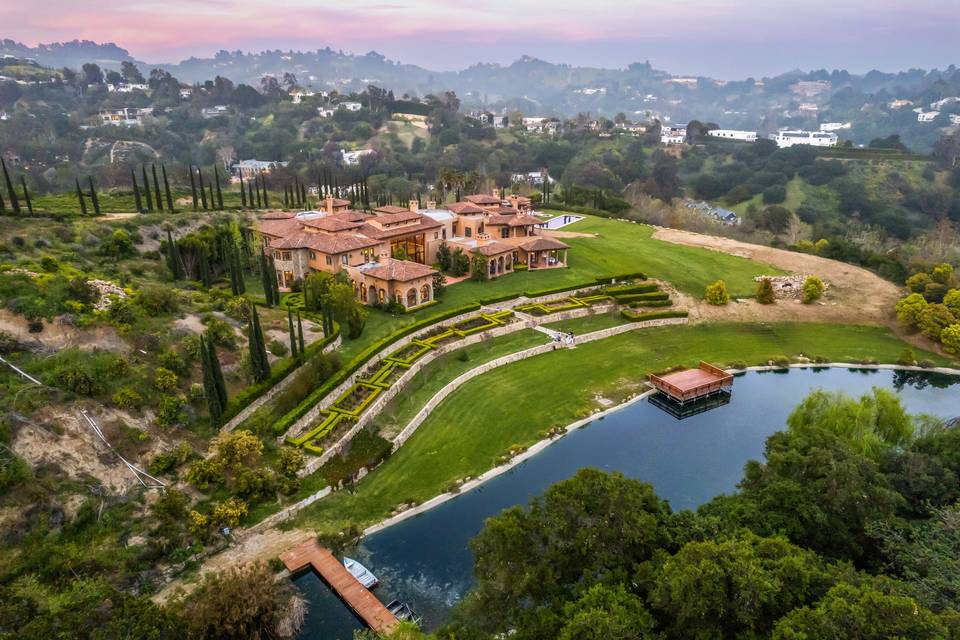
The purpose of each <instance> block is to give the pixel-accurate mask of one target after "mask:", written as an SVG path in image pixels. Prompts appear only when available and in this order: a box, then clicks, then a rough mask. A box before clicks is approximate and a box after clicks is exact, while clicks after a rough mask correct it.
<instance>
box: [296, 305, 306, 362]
mask: <svg viewBox="0 0 960 640" xmlns="http://www.w3.org/2000/svg"><path fill="white" fill-rule="evenodd" d="M297 339H298V340H299V342H300V357H303V356H304V355H305V354H306V353H307V351H306V349H304V348H303V321H302V320H300V312H299V311H297Z"/></svg>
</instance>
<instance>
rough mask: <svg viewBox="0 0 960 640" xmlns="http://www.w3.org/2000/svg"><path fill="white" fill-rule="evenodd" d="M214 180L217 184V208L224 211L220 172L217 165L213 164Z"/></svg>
mask: <svg viewBox="0 0 960 640" xmlns="http://www.w3.org/2000/svg"><path fill="white" fill-rule="evenodd" d="M213 181H214V183H216V185H217V209H220V211H223V192H222V191H221V190H220V172H218V171H217V165H213Z"/></svg>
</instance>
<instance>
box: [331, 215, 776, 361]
mask: <svg viewBox="0 0 960 640" xmlns="http://www.w3.org/2000/svg"><path fill="white" fill-rule="evenodd" d="M566 229H568V230H571V231H579V232H582V233H593V234H597V237H593V238H565V239H564V242H566V243H567V244H569V245H570V254H569V262H570V266H569V268H567V269H551V270H547V271H534V272H529V271H526V272H518V273H512V274H509V275H506V276H503V277H502V278H499V279H497V280H491V281H485V282H474V281H471V280H466V281H464V282H459V283H457V284H454V285H450V286H448V287H447V289H446V291H445V293H444V295H443V298H442V299H441V300H440V302H439V303H438V304H436V305H433V306H431V307H428V308H426V309H424V310H423V311H419V312H417V313H413V314H409V315H402V316H391V315H389V314H387V313H384V312H382V311H376V310H370V312H369V315H368V319H367V327H366V329H365V330H364V332H363V335H362V336H360V337H359V338H358V339H356V340H348V339H346V338H344V341H343V348H342V357H343V359H344V361H345V362H346V361H348V360H349V359H350V358H351V357H353V356H354V355H356V354H357V353H359V352H360V351H362V350H363V349H365V348H366V347H367V346H368V345H369V344H371V343H372V342H374V341H376V340H379V339H380V338H382V337H384V336H385V335H387V334H389V333H391V332H393V331H396V330H397V329H399V328H400V327H403V326H405V325H407V324H411V323H413V322H416V321H418V320H422V319H424V318H428V317H430V316H431V315H435V314H438V313H440V312H442V311H444V310H446V309H451V308H454V307H461V306H464V305H467V304H470V303H473V302H476V301H478V300H480V299H482V298H493V297H497V296H500V295H507V294H514V295H521V294H522V293H523V292H524V291H537V290H543V289H551V288H554V287H561V286H565V285H574V284H579V283H589V282H592V281H593V279H594V278H596V277H598V276H605V275H617V274H624V273H635V272H638V271H639V272H643V273H645V274H647V275H648V276H650V277H652V278H658V279H661V280H666V281H668V282H670V283H672V284H673V285H674V286H675V287H677V288H678V289H679V290H681V291H684V292H686V293H690V294H692V295H695V296H702V295H703V291H704V289H705V288H706V286H707V285H708V284H710V283H711V282H713V281H715V280H717V279H720V278H723V279H724V280H726V282H727V288H728V290H729V291H730V295H731V296H733V297H751V296H753V295H754V294H755V293H756V284H755V283H754V281H753V278H754V276H757V275H760V274H770V275H775V274H782V273H784V272H783V271H781V270H779V269H776V268H775V267H772V266H770V265H766V264H762V263H759V262H755V261H752V260H747V259H745V258H740V257H737V256H731V255H727V254H723V253H719V252H717V251H710V250H707V249H699V248H696V247H685V246H682V245H678V244H672V243H669V242H663V241H662V240H654V239H653V238H652V237H651V236H652V235H653V228H652V227H649V226H646V225H639V224H631V223H628V222H621V221H619V220H609V219H606V218H597V217H593V216H587V218H586V219H585V220H581V221H580V222H578V223H576V224H573V225H570V226H568V227H566Z"/></svg>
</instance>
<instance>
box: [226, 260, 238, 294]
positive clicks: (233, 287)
mask: <svg viewBox="0 0 960 640" xmlns="http://www.w3.org/2000/svg"><path fill="white" fill-rule="evenodd" d="M227 264H228V266H229V268H230V292H231V293H232V294H233V295H234V296H238V295H240V274H239V273H237V261H236V260H235V259H234V251H231V252H230V254H229V255H228V256H227Z"/></svg>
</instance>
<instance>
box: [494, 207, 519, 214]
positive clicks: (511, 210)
mask: <svg viewBox="0 0 960 640" xmlns="http://www.w3.org/2000/svg"><path fill="white" fill-rule="evenodd" d="M497 213H499V214H502V215H505V216H510V215H516V214H518V213H520V210H519V209H516V208H514V207H507V206H503V205H501V206H500V208H499V209H497Z"/></svg>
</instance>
